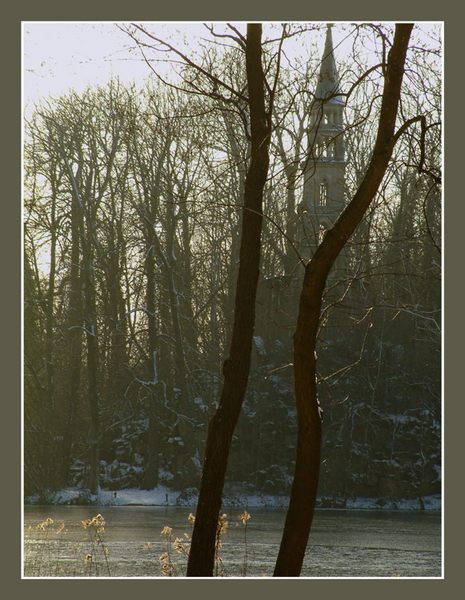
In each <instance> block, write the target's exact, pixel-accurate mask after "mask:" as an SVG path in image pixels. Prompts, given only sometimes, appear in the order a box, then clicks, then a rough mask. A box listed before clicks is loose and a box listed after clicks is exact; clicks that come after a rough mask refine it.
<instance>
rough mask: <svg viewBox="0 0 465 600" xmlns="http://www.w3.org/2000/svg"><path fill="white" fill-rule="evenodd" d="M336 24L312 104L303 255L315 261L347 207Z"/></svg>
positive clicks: (305, 171)
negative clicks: (327, 233)
mask: <svg viewBox="0 0 465 600" xmlns="http://www.w3.org/2000/svg"><path fill="white" fill-rule="evenodd" d="M331 28H332V25H328V27H327V30H326V41H325V48H324V51H323V56H322V59H321V66H320V72H319V76H318V84H317V87H316V90H315V96H314V99H313V102H312V105H311V111H310V119H309V125H308V130H307V131H308V138H307V139H308V142H307V143H308V146H307V155H306V158H305V161H304V163H303V165H302V166H303V175H304V190H303V201H302V204H301V213H302V237H301V254H302V256H303V257H304V258H305V259H309V258H311V256H312V255H313V252H314V250H315V248H316V246H317V245H318V243H319V242H320V241H321V239H322V236H323V235H324V232H325V231H326V230H327V229H328V228H330V227H331V226H332V224H333V223H334V222H335V220H336V219H337V217H338V215H339V214H340V212H341V210H342V209H343V207H344V173H345V167H346V161H345V155H344V127H343V111H344V100H343V97H342V96H341V95H340V90H339V76H338V73H337V68H336V61H335V59H334V49H333V38H332V33H331Z"/></svg>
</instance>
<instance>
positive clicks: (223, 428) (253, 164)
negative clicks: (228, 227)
mask: <svg viewBox="0 0 465 600" xmlns="http://www.w3.org/2000/svg"><path fill="white" fill-rule="evenodd" d="M261 31H262V28H261V25H260V24H248V25H247V44H246V71H247V85H248V94H249V108H250V120H251V132H252V153H251V161H250V166H249V169H248V172H247V178H246V182H245V190H244V210H243V214H242V239H241V247H240V259H239V273H238V279H237V286H236V299H235V311H234V324H233V330H232V337H231V345H230V353H229V358H228V359H227V360H226V361H225V363H224V366H223V375H224V382H223V390H222V394H221V398H220V402H219V406H218V409H217V411H216V413H215V415H214V416H213V418H212V420H211V422H210V425H209V428H208V436H207V444H206V451H205V461H204V465H203V473H202V482H201V486H200V495H199V502H198V506H197V513H196V520H195V525H194V530H193V534H192V544H191V550H190V554H189V562H188V566H187V575H188V576H191V577H192V576H194V577H201V576H207V577H211V576H212V575H213V566H214V552H215V536H216V529H217V522H218V515H219V511H220V508H221V496H222V492H223V485H224V478H225V473H226V467H227V463H228V455H229V449H230V445H231V439H232V435H233V431H234V428H235V426H236V423H237V419H238V417H239V413H240V409H241V406H242V401H243V398H244V394H245V390H246V386H247V380H248V376H249V370H250V356H251V350H252V335H253V329H254V321H255V298H256V291H257V282H258V275H259V264H260V237H261V229H262V201H263V189H264V186H265V182H266V177H267V173H268V163H269V155H268V152H269V138H270V120H269V115H268V114H267V112H266V108H265V94H264V73H263V67H262V61H261Z"/></svg>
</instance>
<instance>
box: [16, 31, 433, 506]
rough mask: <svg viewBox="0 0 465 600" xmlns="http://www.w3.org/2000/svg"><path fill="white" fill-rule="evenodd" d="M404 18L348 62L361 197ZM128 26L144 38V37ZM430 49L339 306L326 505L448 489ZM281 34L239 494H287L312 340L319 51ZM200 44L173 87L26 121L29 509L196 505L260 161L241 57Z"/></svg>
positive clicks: (420, 50) (324, 374) (332, 351)
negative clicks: (304, 346)
mask: <svg viewBox="0 0 465 600" xmlns="http://www.w3.org/2000/svg"><path fill="white" fill-rule="evenodd" d="M389 27H390V26H383V27H381V26H379V27H378V26H376V27H374V26H366V27H363V26H359V27H355V28H354V32H353V34H352V35H353V41H352V47H351V52H350V55H348V56H345V57H340V58H338V70H339V74H340V89H341V90H342V91H343V92H344V102H345V113H344V143H345V154H346V160H347V165H346V170H345V184H344V185H345V189H344V194H345V197H346V198H347V199H350V198H351V197H352V196H353V195H354V192H355V191H356V190H357V188H358V186H359V184H360V182H361V180H362V178H363V176H364V174H365V171H366V169H367V165H368V164H369V161H370V157H371V152H372V148H373V144H374V138H375V135H376V123H377V120H378V118H379V112H380V105H381V94H382V85H383V76H382V72H381V71H382V66H381V67H380V68H378V69H377V68H375V66H376V65H378V66H379V64H380V63H381V65H382V64H383V60H384V58H383V57H384V55H385V53H386V48H385V44H386V43H387V42H386V40H387V39H388V34H389V33H390V29H389ZM317 31H318V27H314V28H313V29H312V28H309V29H308V28H305V27H304V26H302V25H299V26H294V28H292V27H289V29H288V30H287V34H286V35H287V37H288V38H289V40H291V39H293V38H294V37H300V38H305V36H307V37H309V38H311V37H312V35H314V34H316V33H317ZM129 33H131V34H132V36H133V37H134V38H135V39H137V41H139V43H140V44H141V45H142V41H141V40H144V41H145V44H146V46H147V47H148V44H149V42H150V39H149V38H147V36H146V37H144V35H145V32H144V31H140V30H133V31H132V32H129ZM416 35H417V36H419V37H417V38H414V39H413V42H412V43H411V46H410V50H409V53H408V63H407V67H406V76H405V78H404V82H403V88H402V97H401V104H400V109H399V125H401V124H402V123H406V122H408V121H409V120H412V123H411V126H410V127H409V128H408V129H406V130H405V133H404V134H403V135H402V136H401V137H400V139H399V141H398V142H397V144H396V146H395V149H394V153H393V157H392V160H391V161H390V163H389V166H388V169H387V172H386V174H385V176H384V178H383V181H382V185H381V187H380V189H379V191H378V193H377V195H376V198H375V201H374V203H373V204H372V206H371V207H370V208H369V210H368V211H367V213H366V215H365V217H364V218H363V221H362V222H361V224H360V226H359V227H358V228H357V230H356V231H355V233H354V235H353V236H352V237H351V238H350V240H349V242H348V243H347V245H346V247H345V249H344V252H343V254H342V255H341V256H340V257H339V258H338V263H337V269H335V270H334V271H333V273H332V275H331V276H330V278H329V280H328V283H327V286H326V291H325V296H324V305H323V310H322V319H321V323H320V329H319V335H318V345H317V360H318V362H317V370H318V397H319V403H320V407H321V409H322V414H323V442H322V461H321V478H320V484H319V502H320V504H321V505H323V506H325V505H328V506H334V505H336V506H344V503H345V502H346V501H347V499H348V498H351V497H359V496H362V497H371V498H377V499H378V500H379V503H380V506H382V504H383V501H384V500H385V499H386V498H394V499H395V498H420V499H421V498H423V497H424V496H427V495H430V494H434V493H439V492H440V490H441V439H440V438H441V329H440V326H441V189H440V169H441V130H440V121H441V89H442V83H441V58H440V56H441V48H440V33H439V32H436V35H433V34H431V33H430V34H429V37H428V38H427V40H426V41H425V37H422V36H421V35H419V34H418V32H417V33H416ZM234 37H236V35H235V36H234ZM212 39H213V40H214V41H218V40H220V41H223V40H222V39H220V38H214V37H213V38H212ZM229 41H231V40H229ZM239 41H240V38H239ZM152 42H153V40H152ZM282 43H283V40H280V39H279V36H278V39H274V40H273V39H272V38H270V39H269V40H267V42H266V43H263V63H264V69H265V72H266V76H267V80H269V81H270V82H271V84H270V86H271V91H270V90H269V91H270V94H271V92H272V93H273V111H272V115H271V138H270V144H269V155H270V156H269V158H270V164H269V169H268V176H267V179H266V185H265V190H264V211H263V215H264V219H263V231H262V247H261V267H260V276H259V283H258V297H257V308H256V324H255V331H254V338H253V342H254V343H253V353H252V366H251V371H250V377H249V381H248V387H247V392H246V397H245V402H244V405H243V410H242V412H241V414H240V417H239V422H238V426H237V428H236V430H235V432H234V436H233V440H232V447H231V454H230V457H229V463H228V471H227V478H226V489H227V490H238V489H239V490H241V491H246V492H250V493H260V492H261V493H267V494H279V495H287V494H289V490H290V485H291V482H292V475H293V471H294V463H295V449H296V435H297V423H296V407H295V399H294V390H293V368H292V366H293V365H292V363H293V358H292V336H293V333H294V329H295V321H296V314H297V301H298V297H299V293H300V288H301V286H302V277H303V267H302V260H303V258H309V257H304V252H303V251H302V248H303V247H304V245H305V244H304V238H305V236H307V235H309V233H308V231H306V229H305V227H303V222H304V217H303V215H302V207H303V206H304V198H303V187H304V177H303V171H304V169H305V168H306V166H305V167H304V166H303V165H307V162H308V161H309V160H311V153H310V152H309V147H308V120H309V115H310V112H311V105H312V101H313V98H314V94H313V91H314V90H315V87H316V84H317V78H318V72H319V66H320V61H321V49H318V48H315V47H312V48H308V54H307V55H306V56H305V59H302V60H297V59H294V60H292V61H285V60H284V59H283V60H282V61H281V62H280V61H279V60H278V58H277V57H278V56H279V50H280V48H279V45H280V44H282ZM147 47H144V46H143V48H144V51H145V52H148V50H147ZM368 47H370V48H372V54H369V53H368V52H365V50H364V49H366V48H368ZM165 49H166V48H165ZM199 52H200V54H199V56H198V57H197V58H196V63H195V64H193V63H192V64H190V63H189V62H186V61H184V62H182V64H181V65H180V64H179V62H178V61H177V62H176V63H173V65H174V66H173V69H174V68H175V67H176V69H177V71H178V73H179V78H178V79H173V81H171V82H168V83H167V82H165V81H162V80H161V78H160V77H157V76H156V75H155V74H154V73H152V74H151V76H150V77H149V78H148V79H147V83H146V84H145V85H144V86H136V85H135V84H134V85H127V84H123V83H122V82H121V81H119V80H118V79H116V78H115V79H113V80H112V81H110V82H109V83H108V84H107V85H105V86H102V87H89V88H88V89H87V90H86V91H85V92H82V93H80V92H79V93H78V92H74V91H71V92H69V93H68V94H66V95H63V96H61V97H57V98H49V99H47V100H43V101H41V102H40V103H38V104H37V106H36V107H35V109H34V111H33V113H32V114H31V115H30V116H28V118H27V119H26V123H25V135H24V164H23V166H24V491H25V495H26V496H29V495H31V494H35V493H36V494H46V493H48V492H50V491H54V490H60V489H62V488H64V487H68V486H73V487H79V488H82V490H83V491H84V490H89V491H90V492H91V493H95V492H97V491H98V489H99V487H100V488H106V489H110V490H119V489H122V488H140V489H152V488H154V487H156V486H158V485H165V486H167V487H169V488H171V489H173V490H177V491H179V492H180V494H181V495H183V496H184V497H185V498H187V497H190V496H192V497H195V496H196V494H197V493H198V489H199V484H200V477H201V472H202V463H203V456H204V451H205V440H206V435H207V429H208V423H209V421H210V419H211V417H212V415H213V413H214V411H215V408H216V406H217V402H218V397H219V393H220V390H221V385H222V378H223V374H222V373H223V362H224V360H225V358H226V356H227V349H228V345H229V340H230V336H231V328H232V320H233V317H234V297H235V286H236V278H237V269H238V263H239V248H240V235H241V230H240V219H241V212H242V211H241V207H242V203H243V195H244V186H245V181H246V174H247V168H248V165H249V161H250V152H251V144H250V133H249V127H250V123H249V114H248V108H247V106H246V105H245V104H241V101H240V94H236V95H233V94H232V93H231V94H229V95H228V90H227V88H228V87H230V88H231V90H236V91H243V90H244V89H245V86H246V78H245V67H244V49H243V48H242V47H241V44H239V43H236V44H234V45H233V44H232V43H231V45H229V44H224V45H223V44H218V43H217V44H215V45H213V44H210V45H205V46H203V47H202V49H201V51H199ZM178 58H179V57H177V59H178ZM166 60H167V61H168V60H169V56H167V57H166ZM148 64H150V63H148ZM148 74H150V70H149V68H148ZM212 74H214V77H215V78H218V80H221V81H222V82H224V84H225V85H224V87H223V90H220V91H219V90H218V87H215V85H214V79H213V78H212ZM273 86H274V87H273ZM225 90H226V92H225ZM238 98H239V99H238ZM417 115H422V116H424V117H425V118H426V122H427V126H426V127H422V126H421V123H420V122H419V121H413V119H414V118H415V117H416V116H417ZM421 502H422V501H421Z"/></svg>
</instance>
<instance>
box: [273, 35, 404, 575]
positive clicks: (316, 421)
mask: <svg viewBox="0 0 465 600" xmlns="http://www.w3.org/2000/svg"><path fill="white" fill-rule="evenodd" d="M412 27H413V26H412V25H409V24H398V25H396V32H395V36H394V43H393V45H392V47H391V50H390V52H389V56H388V62H387V66H386V73H385V85H384V91H383V98H382V104H381V112H380V117H379V124H378V133H377V137H376V141H375V146H374V149H373V154H372V157H371V160H370V163H369V166H368V169H367V172H366V174H365V177H364V178H363V180H362V182H361V184H360V186H359V188H358V190H357V192H356V194H355V196H354V197H353V199H352V200H351V202H350V203H349V204H348V206H347V207H346V208H345V210H344V211H343V212H342V213H341V215H340V217H339V218H338V220H337V221H336V223H335V225H334V227H333V228H332V229H330V230H329V231H328V232H327V233H326V235H325V237H324V239H323V241H322V242H321V244H320V245H319V247H318V248H317V250H316V252H315V254H314V256H313V258H312V259H311V261H310V262H309V263H308V265H307V267H306V269H305V275H304V282H303V287H302V292H301V296H300V303H299V313H298V317H297V325H296V331H295V334H294V380H295V383H294V386H295V396H296V404H297V419H298V440H297V454H296V465H295V471H294V480H293V485H292V490H291V498H290V503H289V508H288V512H287V517H286V522H285V526H284V531H283V537H282V540H281V545H280V549H279V554H278V558H277V561H276V566H275V571H274V576H275V577H298V576H299V575H300V572H301V569H302V563H303V560H304V555H305V550H306V547H307V543H308V538H309V534H310V528H311V524H312V520H313V514H314V509H315V501H316V494H317V488H318V479H319V469H320V448H321V419H320V414H319V407H318V401H317V386H316V372H315V366H316V364H315V363H316V360H315V347H316V339H317V331H318V325H319V320H320V312H321V304H322V296H323V291H324V288H325V284H326V278H327V276H328V273H329V272H330V270H331V268H332V266H333V265H334V262H335V260H336V258H337V256H338V255H339V253H340V252H341V250H342V249H343V247H344V246H345V244H346V242H347V240H348V239H349V237H350V236H351V235H352V233H353V232H354V230H355V228H356V227H357V226H358V224H359V223H360V221H361V220H362V218H363V216H364V214H365V213H366V211H367V209H368V207H369V205H370V203H371V202H372V200H373V198H374V196H375V194H376V193H377V191H378V188H379V186H380V184H381V181H382V179H383V177H384V174H385V172H386V168H387V166H388V164H389V160H390V158H391V155H392V151H393V148H394V144H395V141H396V137H395V124H396V117H397V109H398V105H399V100H400V90H401V85H402V78H403V74H404V65H405V58H406V53H407V48H408V43H409V39H410V33H411V30H412Z"/></svg>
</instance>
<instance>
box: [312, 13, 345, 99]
mask: <svg viewBox="0 0 465 600" xmlns="http://www.w3.org/2000/svg"><path fill="white" fill-rule="evenodd" d="M332 26H333V25H332V23H328V26H327V29H326V40H325V49H324V52H323V57H322V59H321V66H320V74H319V76H318V84H317V86H316V91H315V98H316V99H318V100H325V99H326V98H330V97H331V96H333V98H331V99H330V100H329V102H331V103H335V104H342V103H343V100H342V98H341V96H334V94H336V93H337V92H338V91H339V75H338V73H337V68H336V61H335V59H334V48H333V36H332V33H331V28H332Z"/></svg>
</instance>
